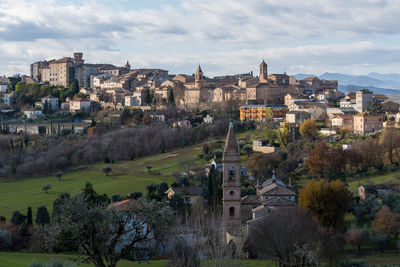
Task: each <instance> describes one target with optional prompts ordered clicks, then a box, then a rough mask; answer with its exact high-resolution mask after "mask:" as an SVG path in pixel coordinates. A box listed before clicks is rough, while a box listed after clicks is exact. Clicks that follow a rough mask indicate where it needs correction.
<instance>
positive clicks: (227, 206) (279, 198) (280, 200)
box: [222, 122, 297, 236]
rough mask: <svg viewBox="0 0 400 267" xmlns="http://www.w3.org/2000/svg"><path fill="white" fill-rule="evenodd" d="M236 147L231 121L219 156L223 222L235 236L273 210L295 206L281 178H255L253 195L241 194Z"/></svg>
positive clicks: (295, 202) (238, 152) (239, 165)
mask: <svg viewBox="0 0 400 267" xmlns="http://www.w3.org/2000/svg"><path fill="white" fill-rule="evenodd" d="M240 169H241V161H240V150H239V145H238V143H237V140H236V136H235V132H234V126H233V122H230V124H229V130H228V135H227V137H226V141H225V146H224V151H223V157H222V170H223V180H222V190H223V197H222V203H223V204H222V205H223V223H224V227H225V231H226V233H227V235H229V236H236V235H237V234H238V233H239V231H240V230H241V229H242V227H243V226H249V225H251V224H252V223H253V222H254V221H257V220H259V219H261V218H263V217H264V216H268V214H269V212H270V211H271V210H273V209H277V208H284V207H292V206H295V205H297V195H296V193H294V192H293V191H292V190H291V185H290V184H289V186H287V185H286V184H285V183H284V182H283V181H281V180H279V179H277V178H276V177H275V172H273V175H272V177H271V178H270V179H267V180H265V181H264V182H263V183H262V184H261V185H260V184H259V182H258V180H257V185H256V190H257V194H256V195H247V196H244V197H242V196H241V186H242V185H241V180H240Z"/></svg>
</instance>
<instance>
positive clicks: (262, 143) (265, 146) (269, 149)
mask: <svg viewBox="0 0 400 267" xmlns="http://www.w3.org/2000/svg"><path fill="white" fill-rule="evenodd" d="M253 150H254V151H257V152H261V153H264V154H270V153H274V152H276V151H278V150H279V147H275V146H271V145H270V144H269V142H268V140H254V141H253Z"/></svg>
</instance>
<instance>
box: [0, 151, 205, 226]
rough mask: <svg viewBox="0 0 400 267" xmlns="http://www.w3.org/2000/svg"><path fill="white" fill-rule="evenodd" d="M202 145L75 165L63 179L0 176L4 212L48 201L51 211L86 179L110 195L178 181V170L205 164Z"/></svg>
mask: <svg viewBox="0 0 400 267" xmlns="http://www.w3.org/2000/svg"><path fill="white" fill-rule="evenodd" d="M201 149H202V144H199V145H195V146H188V147H185V148H181V149H177V150H174V151H172V152H168V153H163V154H158V155H153V156H148V157H143V158H140V159H137V160H134V161H123V162H117V163H115V164H108V163H97V164H93V165H88V166H81V167H79V168H72V169H70V170H68V171H66V172H65V173H64V175H63V176H62V178H61V181H59V180H58V178H57V177H55V176H46V177H36V178H25V179H18V180H8V181H5V180H3V181H1V180H0V181H1V183H0V215H1V216H5V217H6V218H7V219H10V218H11V214H12V212H13V211H15V210H19V211H21V212H22V213H26V209H27V208H28V206H31V207H32V208H33V210H34V211H36V208H37V207H38V206H41V205H44V206H46V207H47V208H48V209H49V211H51V209H52V204H53V201H54V200H55V199H56V198H57V196H58V195H59V194H60V193H63V192H69V193H75V192H78V191H80V190H81V189H82V188H83V187H84V186H85V184H86V182H90V183H92V184H93V186H94V189H95V190H96V191H97V192H98V193H100V194H104V193H105V194H107V195H108V196H109V197H111V196H112V195H113V194H120V195H121V196H123V195H126V194H129V193H133V192H136V191H141V192H143V193H145V190H146V186H147V185H149V184H152V183H160V182H163V181H165V182H168V184H171V183H172V182H174V181H175V178H174V177H173V176H172V174H173V173H174V172H177V171H185V168H187V167H195V166H201V164H202V161H201V160H200V159H199V158H198V157H197V155H198V154H200V153H201ZM148 165H150V166H152V168H151V171H150V172H148V170H147V168H146V166H148ZM104 166H111V167H112V171H111V172H110V174H109V176H106V175H105V173H104V172H103V171H102V168H103V167H104ZM46 184H50V185H51V189H50V190H49V191H48V194H46V193H45V192H43V191H42V187H43V186H44V185H46ZM34 215H35V212H34Z"/></svg>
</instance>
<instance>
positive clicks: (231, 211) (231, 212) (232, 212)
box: [229, 207, 235, 217]
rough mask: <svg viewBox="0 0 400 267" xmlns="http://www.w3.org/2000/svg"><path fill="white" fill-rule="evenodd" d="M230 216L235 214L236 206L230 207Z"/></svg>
mask: <svg viewBox="0 0 400 267" xmlns="http://www.w3.org/2000/svg"><path fill="white" fill-rule="evenodd" d="M229 216H230V217H233V216H235V208H234V207H230V208H229Z"/></svg>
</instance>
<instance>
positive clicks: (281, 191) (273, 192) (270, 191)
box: [260, 184, 296, 196]
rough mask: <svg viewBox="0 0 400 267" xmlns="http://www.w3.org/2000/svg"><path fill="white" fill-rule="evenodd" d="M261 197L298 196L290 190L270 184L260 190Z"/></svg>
mask: <svg viewBox="0 0 400 267" xmlns="http://www.w3.org/2000/svg"><path fill="white" fill-rule="evenodd" d="M260 195H264V196H296V194H295V193H294V192H292V191H290V190H289V189H287V188H285V187H282V186H279V185H277V184H270V185H267V186H266V187H264V188H263V189H261V190H260Z"/></svg>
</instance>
